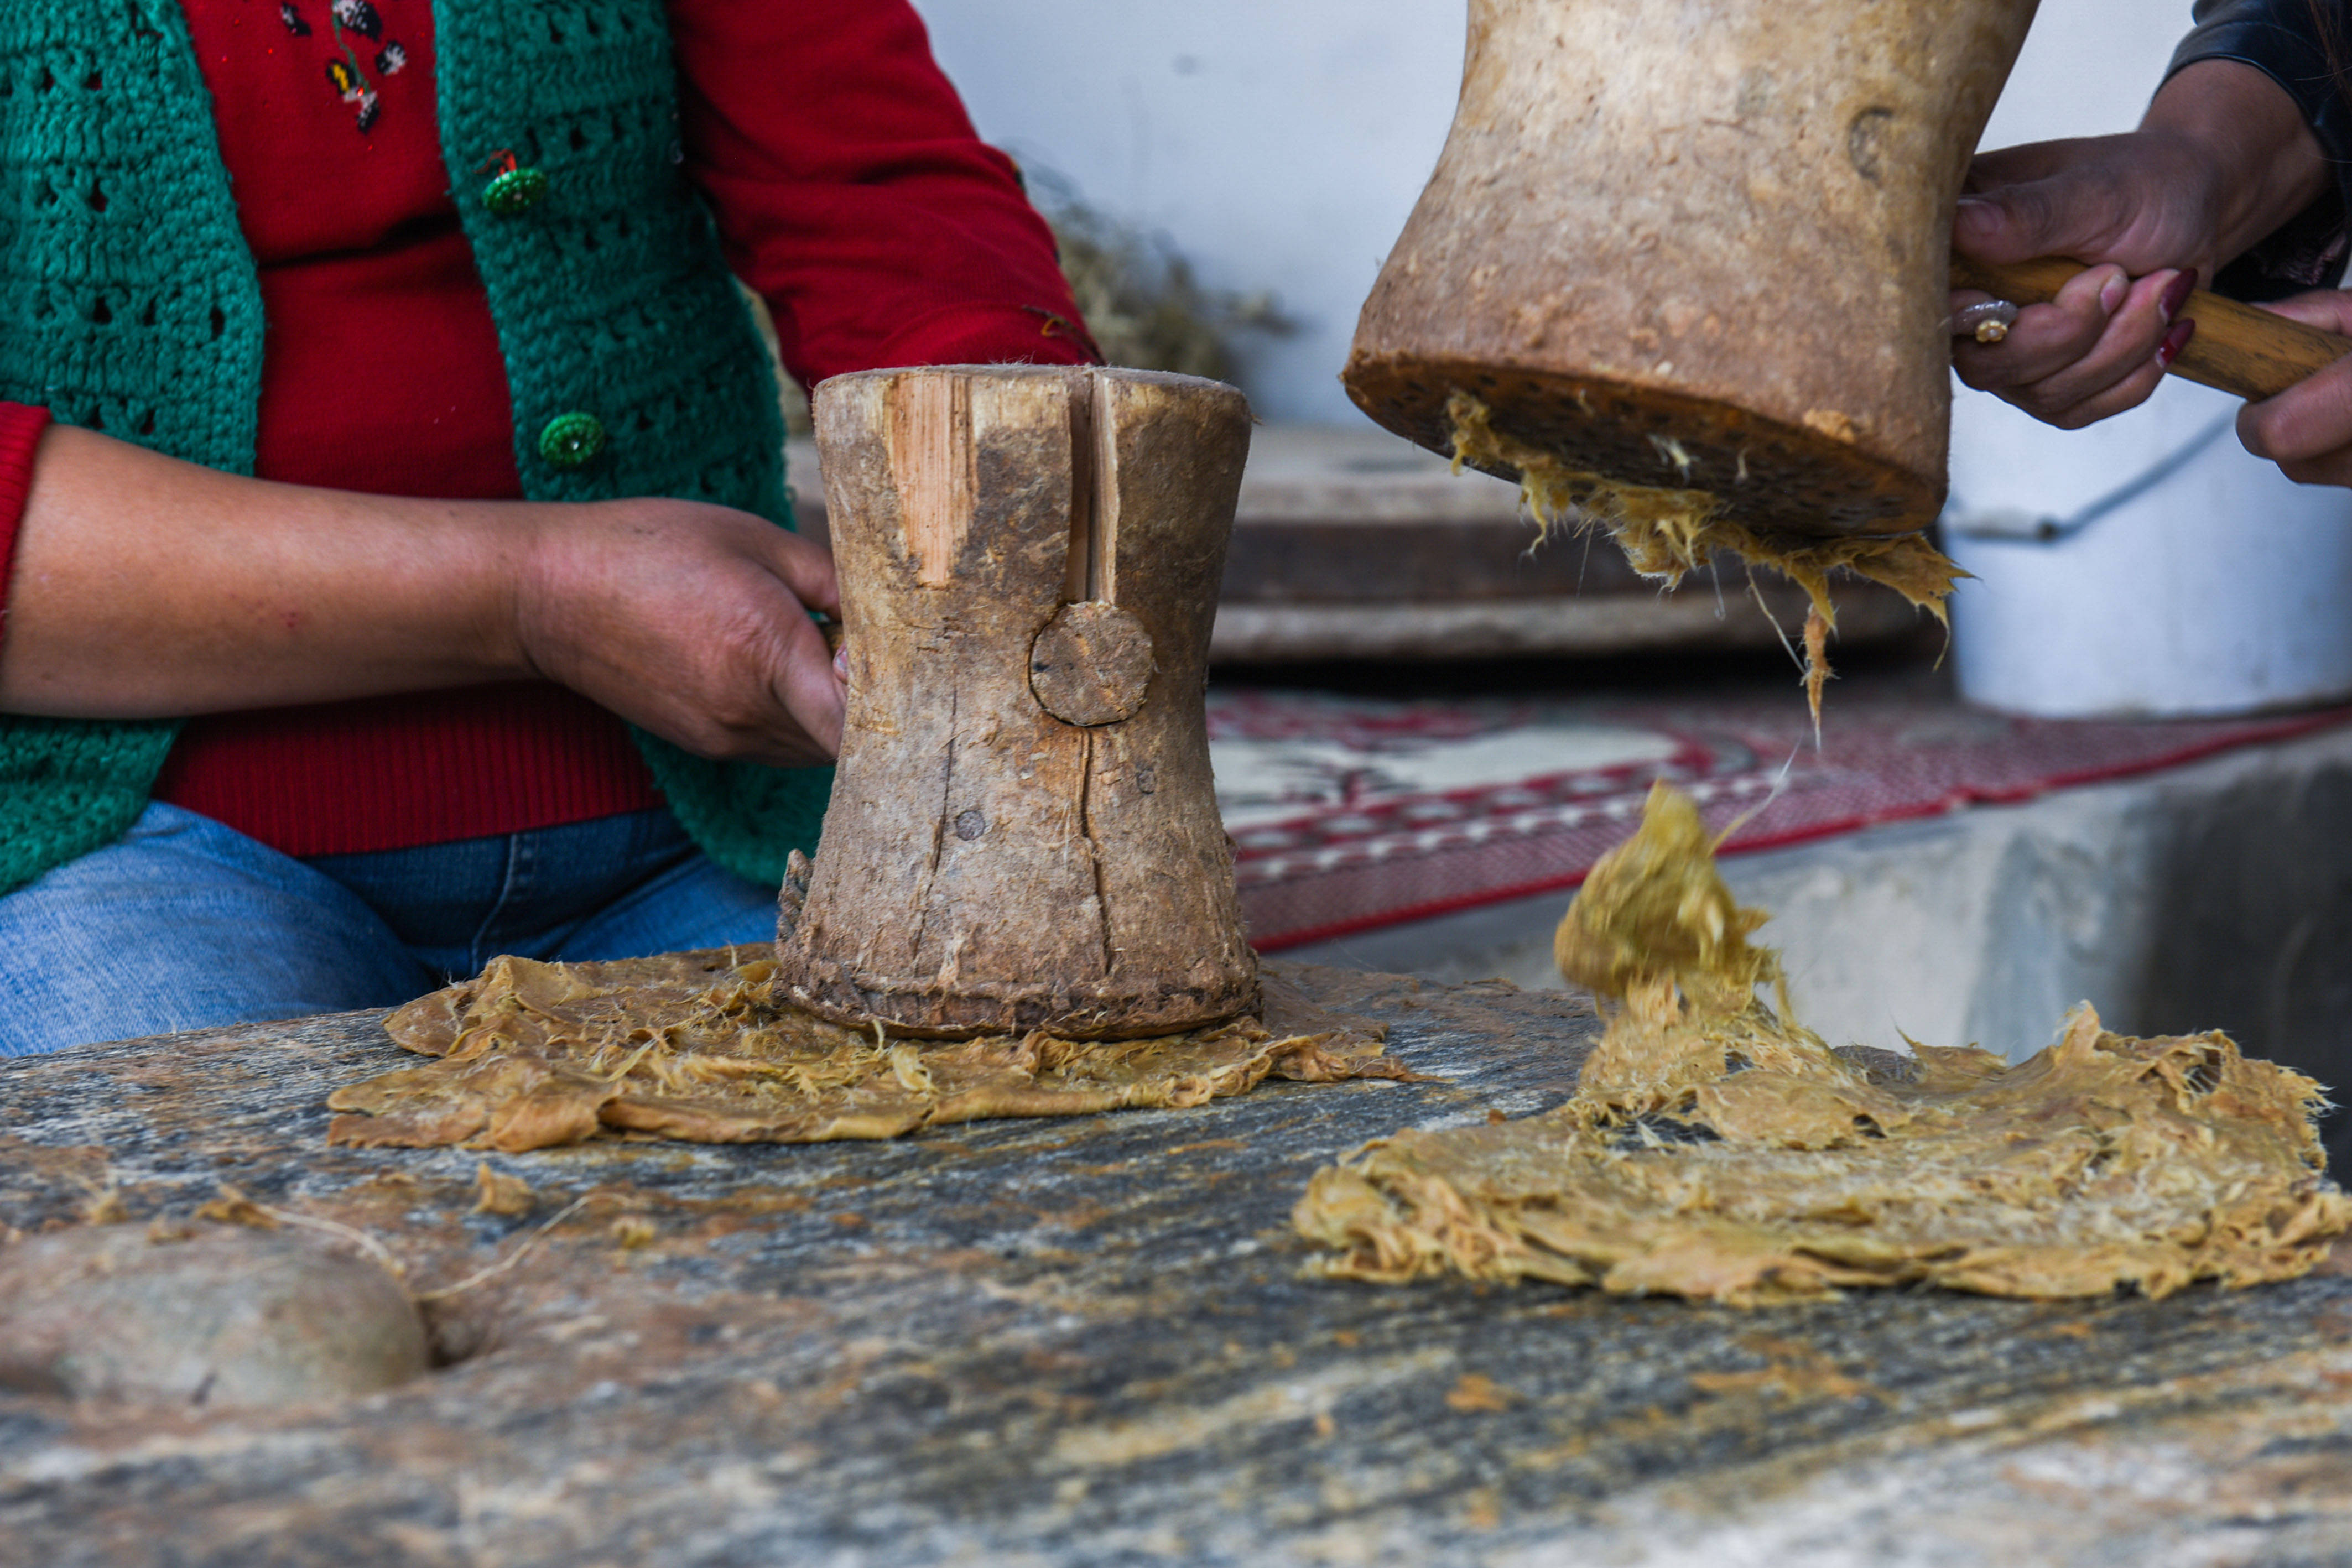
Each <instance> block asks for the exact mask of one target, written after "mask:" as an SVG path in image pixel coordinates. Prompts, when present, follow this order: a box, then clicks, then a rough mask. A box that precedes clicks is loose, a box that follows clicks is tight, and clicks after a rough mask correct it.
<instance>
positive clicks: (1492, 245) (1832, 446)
mask: <svg viewBox="0 0 2352 1568" xmlns="http://www.w3.org/2000/svg"><path fill="white" fill-rule="evenodd" d="M2032 12H2033V5H2032V0H1889V3H1887V4H1882V5H1871V6H1867V7H1863V8H1860V9H1857V8H1856V7H1854V6H1853V5H1846V4H1843V3H1842V0H1785V3H1783V4H1777V5H1758V4H1754V3H1753V0H1695V3H1694V4H1689V5H1675V6H1660V5H1647V4H1644V3H1643V0H1473V4H1472V5H1471V7H1470V15H1469V24H1470V25H1469V44H1468V53H1467V57H1466V60H1465V68H1464V72H1463V83H1462V98H1461V103H1460V105H1459V108H1458V109H1457V110H1456V113H1455V117H1454V125H1453V129H1452V131H1451V132H1450V133H1449V135H1448V137H1447V140H1446V144H1445V148H1444V152H1443V153H1442V155H1441V156H1440V158H1439V161H1438V165H1437V169H1436V171H1435V172H1434V173H1433V175H1432V176H1431V178H1430V181H1429V183H1428V186H1427V188H1426V189H1425V190H1424V191H1423V193H1422V196H1421V199H1420V202H1419V203H1418V204H1417V205H1416V206H1415V207H1414V210H1413V213H1412V217H1411V218H1410V220H1409V221H1408V222H1407V224H1406V226H1405V229H1404V232H1403V234H1402V235H1401V236H1400V237H1399V239H1398V241H1397V243H1396V246H1394V247H1393V248H1392V249H1391V252H1390V254H1389V256H1388V259H1387V261H1386V263H1385V264H1384V266H1383V267H1382V268H1381V275H1380V277H1379V279H1378V281H1377V282H1376V283H1375V284H1374V286H1373V287H1372V290H1371V293H1370V297H1369V298H1367V299H1366V301H1365V304H1364V308H1363V313H1362V316H1361V318H1360V321H1359V323H1358V326H1357V330H1356V339H1355V344H1354V348H1353V350H1352V351H1351V353H1350V355H1349V362H1348V366H1347V369H1346V371H1345V372H1344V374H1343V380H1344V381H1345V382H1346V383H1347V386H1348V390H1349V394H1350V395H1351V396H1352V397H1353V398H1354V399H1355V401H1356V402H1357V403H1358V404H1359V405H1360V407H1361V408H1362V409H1363V410H1364V411H1365V412H1366V413H1368V414H1370V416H1371V417H1372V418H1373V419H1374V420H1376V421H1378V422H1379V423H1381V424H1383V425H1385V426H1387V427H1388V428H1389V429H1391V430H1392V431H1395V432H1396V433H1397V434H1401V435H1402V436H1405V437H1406V438H1407V439H1409V440H1412V441H1415V442H1418V443H1419V444H1422V445H1423V446H1426V447H1428V448H1430V449H1431V450H1432V451H1435V452H1442V453H1445V454H1448V455H1454V456H1457V457H1458V458H1460V459H1461V460H1463V461H1465V462H1466V463H1468V464H1470V465H1475V466H1477V467H1480V468H1483V469H1486V470H1488V471H1490V472H1493V473H1496V474H1499V475H1501V476H1505V477H1507V478H1510V479H1514V480H1517V481H1518V482H1520V483H1521V484H1522V485H1523V486H1524V487H1525V488H1526V491H1527V494H1528V499H1529V501H1530V502H1531V503H1532V504H1533V506H1534V508H1535V510H1536V512H1537V515H1538V519H1539V520H1540V521H1543V522H1544V523H1545V524H1546V526H1549V524H1551V523H1553V522H1557V521H1560V520H1563V519H1568V520H1574V521H1577V522H1580V523H1583V524H1587V525H1590V526H1593V527H1597V528H1604V529H1606V530H1608V531H1609V532H1611V533H1612V535H1613V536H1614V537H1616V538H1618V539H1619V541H1620V542H1621V543H1622V544H1624V545H1625V546H1626V548H1627V552H1628V555H1629V556H1630V557H1631V559H1633V563H1634V565H1635V566H1636V567H1637V568H1638V569H1639V570H1643V571H1644V572H1647V573H1650V574H1652V575H1654V576H1657V577H1660V578H1662V579H1664V580H1670V581H1671V580H1679V579H1680V577H1681V576H1682V575H1683V574H1684V573H1686V572H1688V571H1691V570H1696V569H1697V568H1699V567H1702V566H1705V565H1707V564H1708V563H1709V560H1710V558H1711V557H1712V556H1713V555H1714V554H1715V552H1717V551H1718V550H1726V551H1729V552H1732V553H1734V554H1736V555H1738V556H1741V557H1743V558H1744V559H1748V561H1750V562H1752V563H1755V564H1758V565H1762V566H1769V567H1773V568H1775V569H1777V570H1782V571H1785V572H1786V573H1788V575H1790V577H1791V578H1793V579H1795V580H1797V581H1798V582H1800V583H1801V584H1802V585H1803V586H1804V587H1805V588H1806V590H1807V591H1808V592H1809V593H1810V594H1811V598H1812V601H1813V611H1812V613H1811V616H1810V617H1809V619H1808V626H1807V630H1806V642H1807V644H1808V654H1809V659H1808V663H1809V669H1808V672H1807V684H1808V686H1809V688H1810V693H1811V697H1812V698H1813V700H1814V701H1815V703H1816V705H1818V700H1819V696H1820V692H1821V682H1822V679H1823V677H1824V676H1825V674H1826V665H1825V664H1824V663H1823V661H1822V650H1823V645H1824V643H1825V642H1826V639H1827V636H1828V634H1829V632H1830V631H1831V630H1832V615H1833V610H1832V604H1831V600H1830V593H1829V582H1830V579H1831V577H1832V574H1833V573H1835V572H1836V571H1838V570H1851V571H1854V572H1857V573H1859V574H1861V575H1864V576H1868V577H1873V578H1875V579H1877V580H1881V581H1884V582H1886V583H1888V584H1889V585H1890V586H1892V587H1895V589H1897V590H1898V591H1902V592H1904V593H1906V595H1908V596H1909V597H1910V598H1911V599H1912V601H1913V602H1915V603H1918V604H1923V605H1926V606H1927V607H1929V608H1931V609H1932V608H1935V607H1937V606H1938V605H1939V604H1940V602H1941V601H1942V599H1943V597H1944V595H1945V593H1946V592H1948V590H1949V587H1950V583H1951V579H1952V576H1953V575H1954V573H1953V569H1952V568H1951V565H1950V563H1949V562H1948V561H1946V560H1945V559H1943V558H1942V556H1941V555H1940V553H1939V552H1937V550H1936V549H1935V548H1934V546H1933V544H1932V543H1931V542H1929V541H1928V539H1927V538H1926V537H1925V533H1924V530H1925V529H1927V527H1928V526H1929V525H1930V524H1931V523H1932V522H1933V520H1934V518H1935V516H1936V512H1937V507H1939V505H1940V504H1941V502H1942V498H1943V494H1944V486H1945V460H1946V447H1947V443H1948V436H1949V420H1950V399H1951V392H1950V370H1949V365H1950V353H1949V347H1948V337H1947V331H1948V329H1947V327H1946V325H1945V318H1946V314H1947V290H1946V278H1947V271H1948V256H1949V244H1950V214H1951V207H1952V203H1953V199H1954V198H1955V197H1956V196H1957V194H1958V189H1959V182H1960V177H1961V174H1962V172H1963V171H1964V169H1965V167H1966V164H1967V161H1968V157H1969V152H1970V151H1971V150H1972V149H1973V147H1974V146H1975V143H1976V140H1977V136H1978V134H1979V131H1981V130H1982V129H1983V125H1984V120H1985V117H1986V115H1987V114H1988V113H1989V112H1990V110H1991V107H1992V103H1993V100H1994V99H1995V97H1996V96H1998V94H1999V91H2000V84H2001V82H2002V80H2003V79H2004V78H2006V76H2007V74H2008V71H2009V68H2010V65H2011V62H2012V61H2013V60H2014V58H2015V57H2016V53H2017V48H2018V46H2019V45H2020V43H2021V41H2022V40H2023V37H2024V34H2025V28H2026V25H2027V23H2028V21H2029V20H2030V19H2031V17H2032Z"/></svg>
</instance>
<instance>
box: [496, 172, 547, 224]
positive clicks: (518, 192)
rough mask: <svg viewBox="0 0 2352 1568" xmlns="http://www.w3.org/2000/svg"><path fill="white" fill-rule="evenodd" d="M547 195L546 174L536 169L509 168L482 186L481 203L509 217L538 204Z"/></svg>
mask: <svg viewBox="0 0 2352 1568" xmlns="http://www.w3.org/2000/svg"><path fill="white" fill-rule="evenodd" d="M546 195H547V175H546V174H545V173H544V172H541V171H540V170H537V169H509V170H508V171H507V172H505V173H503V174H501V175H499V177H498V178H497V179H495V180H493V181H491V182H490V183H488V185H486V186H484V187H483V188H482V205H484V206H486V207H488V208H489V209H490V211H492V212H494V213H496V214H498V215H499V216H500V217H502V218H511V217H514V216H516V215H517V214H521V213H525V212H528V211H530V209H531V208H533V207H535V206H537V205H539V204H540V202H541V200H542V199H544V198H545V196H546Z"/></svg>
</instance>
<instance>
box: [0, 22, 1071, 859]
mask: <svg viewBox="0 0 2352 1568" xmlns="http://www.w3.org/2000/svg"><path fill="white" fill-rule="evenodd" d="M181 3H182V5H183V6H184V9H185V11H186V14H187V18H188V24H189V28H190V31H191V32H192V34H193V35H194V40H195V45H196V48H197V52H198V54H199V56H200V57H201V59H202V62H203V68H204V72H205V81H206V84H207V85H208V86H209V87H210V89H211V91H212V97H213V103H214V109H215V126H216V129H217V131H218V134H219V137H220V145H221V152H222V156H223V159H224V161H225V162H226V164H227V167H228V171H229V175H230V179H231V181H232V184H233V188H234V189H235V191H236V199H237V208H238V215H239V218H240V220H241V222H242V224H243V225H244V229H245V236H246V240H247V244H248V245H250V246H251V247H252V250H253V254H254V258H255V260H256V262H257V264H258V266H259V268H260V276H261V292H262V303H263V308H264V311H265V314H266V319H267V321H268V337H267V339H266V340H265V360H264V366H263V371H262V388H261V406H260V430H259V439H258V443H257V451H256V459H255V472H256V474H257V476H259V477H261V478H264V479H277V480H284V481H288V482H290V483H295V484H302V485H315V486H326V487H329V488H333V489H344V490H362V491H369V492H373V493H376V494H380V495H393V496H432V497H450V498H458V499H478V500H510V499H514V498H517V497H520V495H521V493H522V491H521V485H520V480H519V478H518V477H517V475H516V472H515V465H514V456H513V430H512V424H511V418H512V415H511V413H510V410H509V402H508V396H507V384H506V371H505V366H504V362H503V361H502V360H501V358H500V355H499V343H498V336H497V330H496V329H495V327H494V326H493V324H492V322H491V319H490V312H489V305H488V298H486V296H485V294H484V292H483V289H482V284H481V280H480V278H479V277H478V276H477V275H476V273H475V271H474V266H473V259H472V256H471V254H470V253H469V252H468V250H467V246H466V241H465V237H464V235H463V234H462V233H461V232H460V230H459V228H458V224H457V208H456V206H455V205H454V204H453V203H452V202H451V200H450V197H449V193H448V187H449V183H450V180H451V178H452V174H453V172H452V171H449V170H446V169H445V168H444V166H443V164H442V159H441V146H440V141H439V137H438V134H437V130H436V121H435V112H434V108H435V106H434V82H433V37H432V11H431V8H430V7H429V6H428V5H425V4H424V0H362V3H361V4H357V5H352V4H349V3H346V4H344V5H340V6H333V7H331V5H330V3H329V0H290V4H288V5H278V4H277V3H276V0H181ZM669 14H670V18H671V32H672V34H673V36H674V37H675V40H676V45H677V64H678V72H679V105H678V108H679V116H680V122H681V140H682V141H683V144H684V148H685V153H686V172H687V173H688V175H689V177H691V178H692V179H693V180H694V182H695V183H697V184H698V186H699V187H700V188H701V190H702V191H703V193H704V194H705V195H706V196H707V197H708V199H709V203H710V205H711V208H712V211H713V212H714V213H715V214H716V215H717V217H718V221H719V233H720V235H721V237H722V239H723V240H724V242H725V245H726V247H727V254H728V259H729V262H730V265H731V266H732V267H734V269H735V271H736V272H737V274H738V275H739V276H740V277H742V278H743V279H744V281H745V282H747V283H749V284H750V285H751V287H753V288H755V289H757V290H758V291H759V292H760V294H761V296H762V297H763V298H765V299H766V300H767V302H768V306H769V308H770V310H771V311H772V313H773V315H774V317H775V319H776V328H777V335H778V337H779V339H780V340H781V341H782V347H783V356H784V362H785V365H786V367H787V368H788V369H789V370H790V371H792V373H793V376H794V377H795V378H796V379H798V380H799V381H800V382H802V383H803V385H814V383H815V382H818V381H820V380H822V379H824V377H826V376H829V375H835V374H838V373H840V372H842V371H856V370H868V369H872V368H875V367H877V366H883V365H904V364H926V363H929V364H950V363H961V362H988V361H1014V360H1029V361H1041V362H1053V363H1079V362H1083V361H1084V360H1085V359H1086V358H1087V354H1086V352H1085V350H1083V349H1082V348H1081V347H1080V344H1079V342H1078V340H1076V338H1075V337H1074V335H1073V330H1072V328H1071V326H1070V323H1072V322H1075V321H1076V319H1077V311H1076V307H1075V306H1074V305H1073V304H1072V303H1071V300H1070V296H1069V291H1068V288H1067V287H1066V285H1065V284H1064V282H1063V280H1062V277H1061V273H1060V271H1059V270H1058V268H1057V267H1055V258H1054V248H1053V239H1052V236H1051V235H1050V234H1049V233H1048V231H1047V230H1046V228H1045V225H1044V224H1043V223H1042V222H1041V221H1040V220H1039V219H1038V217H1037V215H1036V214H1035V213H1034V211H1033V210H1032V209H1031V208H1030V206H1029V204H1028V203H1027V201H1026V200H1025V199H1024V197H1023V195H1022V193H1021V190H1020V187H1019V184H1018V183H1017V181H1016V178H1015V176H1014V173H1013V167H1012V164H1011V163H1010V162H1009V161H1008V160H1006V159H1005V158H1004V157H1003V155H1002V154H1001V153H998V152H995V151H993V150H992V149H991V148H988V147H986V146H983V145H982V143H981V141H979V139H978V137H977V136H976V135H975V134H974V132H973V131H972V128H971V121H970V120H969V119H968V118H967V117H966V116H965V113H964V110H963V108H962V105H961V103H960V102H959V100H958V99H957V98H956V95H955V89H953V88H951V87H950V86H949V84H948V81H947V78H945V77H943V76H942V75H941V74H940V70H939V68H938V67H937V66H936V65H935V64H934V63H933V62H932V60H931V57H930V47H929V42H928V40H927V39H926V37H925V36H924V33H923V28H922V24H921V23H920V22H919V20H918V19H917V18H916V16H915V14H914V12H913V11H912V9H911V8H910V7H909V6H908V4H907V0H670V5H669ZM456 173H457V176H458V177H460V178H462V177H463V172H456ZM0 330H5V323H0ZM46 421H47V414H46V413H45V412H44V411H42V410H39V409H29V408H24V407H21V406H18V405H16V404H11V403H0V604H5V602H6V594H7V589H8V581H7V570H8V564H9V561H10V559H11V556H12V555H13V549H14V544H15V537H16V529H17V524H18V522H19V520H20V518H21V516H22V513H23V508H24V497H25V492H26V486H27V484H28V482H29V476H30V468H31V462H32V455H33V450H34V447H35V445H36V444H37V440H38V438H39V434H40V432H41V429H42V427H43V425H44V423H46ZM793 477H794V479H795V481H796V482H797V483H798V484H800V485H803V486H806V485H807V484H809V483H810V482H811V481H813V480H814V475H809V474H799V475H795V476H793ZM4 630H5V622H0V631H4ZM155 797H156V799H158V800H168V801H170V802H172V803H173V804H175V805H180V806H184V807H186V808H188V809H189V810H195V811H200V812H203V813H204V814H205V815H206V816H209V817H213V818H216V819H218V820H219V821H224V822H226V823H227V824H228V825H230V826H231V827H234V828H236V829H238V830H240V831H244V832H246V833H248V834H250V835H252V836H253V837H255V838H257V839H259V840H260V841H263V842H264V843H267V844H270V845H273V846H275V847H276V848H278V849H279V850H282V851H284V852H287V853H289V854H295V855H314V854H334V853H342V852H355V851H362V850H378V849H396V848H400V847H403V846H405V845H410V844H422V843H434V842H439V841H444V840H448V839H458V838H470V837H474V836H477V835H479V834H485V833H499V832H510V831H519V830H521V829H526V828H533V827H545V826H549V825H551V824H554V823H558V822H569V821H582V820H584V819H586V818H590V817H596V816H602V815H604V814H607V813H609V812H614V811H623V810H635V809H637V808H640V807H645V806H649V805H653V804H655V803H656V800H657V797H656V795H655V793H654V789H653V784H652V780H651V779H650V778H649V777H648V775H647V773H646V768H645V765H644V763H643V762H642V761H640V760H639V758H638V757H637V753H636V749H635V747H634V746H633V745H631V743H630V741H629V738H628V735H627V732H626V730H625V728H624V727H623V726H622V724H621V722H620V720H618V719H617V718H615V717H614V716H612V715H611V714H609V713H607V712H605V711H604V709H602V708H599V707H597V706H595V705H593V703H590V702H589V701H588V700H587V699H586V698H584V697H581V696H578V695H574V694H572V693H571V692H568V691H565V690H563V689H562V688H561V687H557V686H552V685H541V684H537V683H520V682H518V683H513V684H509V685H493V686H480V687H473V688H467V689H464V690H459V691H443V692H430V693H421V694H418V695H413V696H401V697H389V698H375V699H370V700H366V701H361V702H348V703H334V704H329V705H324V706H314V707H305V708H278V709H268V710H263V711H258V712H253V713H241V714H224V715H215V716H207V717H202V718H198V719H195V720H193V721H191V722H190V724H189V725H188V727H187V728H186V730H185V732H184V734H183V736H182V737H181V739H180V742H179V744H178V745H177V746H176V747H174V748H173V753H172V756H171V759H170V761H169V762H168V763H167V764H166V765H165V768H164V770H163V777H162V778H161V779H159V780H158V781H157V784H156V789H155Z"/></svg>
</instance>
